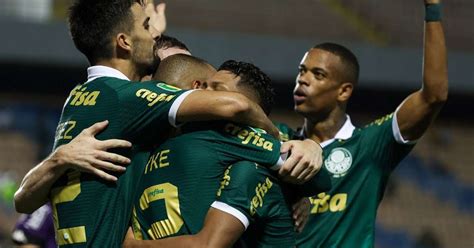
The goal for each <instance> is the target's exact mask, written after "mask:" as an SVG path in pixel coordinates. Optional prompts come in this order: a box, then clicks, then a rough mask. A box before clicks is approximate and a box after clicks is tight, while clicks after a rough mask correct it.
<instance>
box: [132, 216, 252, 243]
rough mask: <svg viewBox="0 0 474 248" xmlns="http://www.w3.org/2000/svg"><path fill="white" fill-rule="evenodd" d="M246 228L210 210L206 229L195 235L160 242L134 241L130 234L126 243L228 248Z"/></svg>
mask: <svg viewBox="0 0 474 248" xmlns="http://www.w3.org/2000/svg"><path fill="white" fill-rule="evenodd" d="M244 231H245V228H244V226H243V225H242V223H241V222H240V221H239V220H238V219H237V218H235V217H234V216H232V215H230V214H228V213H225V212H223V211H220V210H218V209H215V208H212V207H211V208H210V209H209V211H208V212H207V216H206V220H205V221H204V227H203V228H202V229H201V231H200V232H199V233H197V234H195V235H185V236H177V237H171V238H165V239H159V240H146V241H145V240H134V239H133V237H132V236H131V235H130V231H129V234H128V235H127V238H126V240H125V242H124V245H123V247H125V248H135V247H136V248H151V247H155V248H159V247H172V248H181V247H183V248H206V247H213V248H221V247H222V248H227V247H232V245H233V244H234V243H235V242H236V241H237V239H239V237H240V236H241V235H242V234H243V233H244Z"/></svg>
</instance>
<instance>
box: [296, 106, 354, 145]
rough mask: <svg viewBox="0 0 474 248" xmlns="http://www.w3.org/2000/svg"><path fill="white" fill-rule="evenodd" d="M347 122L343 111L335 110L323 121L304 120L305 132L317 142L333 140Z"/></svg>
mask: <svg viewBox="0 0 474 248" xmlns="http://www.w3.org/2000/svg"><path fill="white" fill-rule="evenodd" d="M346 120H347V116H346V113H345V111H344V110H343V109H339V108H338V109H335V111H333V112H331V113H330V114H329V115H328V116H327V118H325V119H323V120H311V119H309V118H305V119H304V127H303V128H304V132H305V135H306V137H307V138H310V139H312V140H314V141H316V142H319V143H321V142H324V141H326V140H330V139H333V138H334V137H335V136H336V134H337V132H338V131H339V130H340V129H341V128H342V126H343V125H344V123H345V122H346Z"/></svg>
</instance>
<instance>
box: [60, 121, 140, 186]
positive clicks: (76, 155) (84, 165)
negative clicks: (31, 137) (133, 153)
mask: <svg viewBox="0 0 474 248" xmlns="http://www.w3.org/2000/svg"><path fill="white" fill-rule="evenodd" d="M108 123H109V122H108V121H102V122H98V123H96V124H94V125H92V126H90V127H88V128H86V129H84V130H82V132H81V133H80V134H79V135H78V136H76V137H75V138H74V139H73V140H71V142H69V143H68V144H65V145H62V146H60V147H58V148H57V149H56V151H55V152H54V153H53V154H52V157H51V158H52V159H56V160H57V161H58V162H59V163H60V164H64V166H67V168H73V169H76V170H79V171H82V172H86V173H91V174H94V175H96V176H98V177H100V178H102V179H104V180H107V181H113V182H115V181H117V177H115V176H113V175H110V174H109V173H107V172H106V171H111V172H124V171H125V170H126V169H125V167H124V165H128V164H129V163H130V162H131V161H130V159H129V158H127V157H124V156H122V155H119V154H115V153H110V152H107V150H109V149H113V148H130V147H132V144H131V143H130V142H128V141H125V140H119V139H110V140H104V141H101V140H97V139H96V138H95V135H97V134H98V133H100V132H101V131H102V130H104V129H105V128H106V127H107V125H108Z"/></svg>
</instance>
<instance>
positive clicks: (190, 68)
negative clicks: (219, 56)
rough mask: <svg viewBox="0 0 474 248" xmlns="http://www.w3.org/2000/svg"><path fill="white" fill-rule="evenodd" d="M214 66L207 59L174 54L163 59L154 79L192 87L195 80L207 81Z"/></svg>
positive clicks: (183, 87)
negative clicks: (210, 69)
mask: <svg viewBox="0 0 474 248" xmlns="http://www.w3.org/2000/svg"><path fill="white" fill-rule="evenodd" d="M209 68H213V67H212V66H211V65H210V64H209V63H208V62H207V61H205V60H203V59H201V58H198V57H194V56H191V55H187V54H174V55H171V56H169V57H167V58H165V59H164V60H162V61H161V63H160V65H159V66H158V69H157V70H156V73H155V75H153V79H154V80H159V81H164V82H166V83H168V84H171V85H174V86H177V87H179V88H182V89H190V88H191V84H192V82H193V81H194V80H199V81H205V80H206V79H207V76H208V75H207V74H206V72H207V71H209Z"/></svg>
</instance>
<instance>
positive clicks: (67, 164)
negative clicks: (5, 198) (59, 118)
mask: <svg viewBox="0 0 474 248" xmlns="http://www.w3.org/2000/svg"><path fill="white" fill-rule="evenodd" d="M107 124H108V122H107V121H103V122H99V123H96V124H94V125H92V126H91V127H89V128H86V129H84V130H83V131H82V132H81V133H80V134H79V135H78V136H77V137H75V138H74V139H73V140H72V141H71V142H70V143H69V144H66V145H62V146H60V147H58V148H57V149H56V150H55V151H54V152H53V153H52V154H51V155H50V156H49V157H48V158H46V159H45V160H43V161H42V162H41V163H39V164H38V165H37V166H35V167H34V168H33V169H31V170H30V171H29V172H28V173H27V174H26V176H25V177H24V178H23V180H22V182H21V184H20V187H19V189H18V190H17V191H16V192H15V197H14V202H15V209H16V211H17V212H20V213H32V212H33V211H35V210H36V209H38V208H39V207H41V206H42V205H44V204H45V203H46V202H47V201H48V195H49V191H50V189H51V187H52V185H53V184H54V182H56V180H57V179H58V178H59V177H61V175H63V174H64V172H65V171H66V170H68V169H70V168H74V169H77V170H80V171H83V172H87V173H92V174H95V175H96V176H98V177H100V178H102V179H104V180H109V181H116V180H117V178H116V177H115V176H112V175H110V174H108V173H106V172H105V171H104V170H108V171H116V172H123V171H125V167H123V165H124V164H128V163H130V159H128V158H126V157H123V156H121V155H118V154H114V153H109V152H107V150H108V149H112V148H129V147H131V144H130V142H128V141H124V140H113V139H112V140H105V141H99V140H96V139H95V138H94V136H95V135H96V134H97V133H99V132H100V131H102V130H103V129H105V127H106V126H107ZM118 164H120V165H118Z"/></svg>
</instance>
